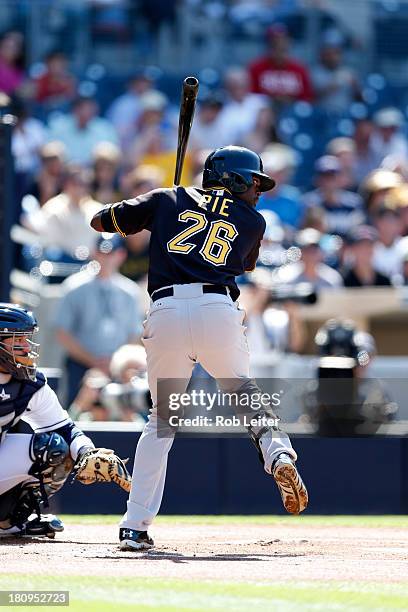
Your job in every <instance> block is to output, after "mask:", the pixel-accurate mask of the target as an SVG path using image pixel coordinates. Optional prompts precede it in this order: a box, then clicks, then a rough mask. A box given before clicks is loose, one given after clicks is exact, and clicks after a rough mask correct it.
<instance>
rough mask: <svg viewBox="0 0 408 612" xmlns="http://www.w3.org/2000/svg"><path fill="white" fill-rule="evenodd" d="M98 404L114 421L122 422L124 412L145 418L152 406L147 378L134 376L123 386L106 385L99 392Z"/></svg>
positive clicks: (119, 384)
mask: <svg viewBox="0 0 408 612" xmlns="http://www.w3.org/2000/svg"><path fill="white" fill-rule="evenodd" d="M100 402H101V403H102V404H103V405H104V406H105V407H106V408H107V409H108V410H109V412H110V415H111V418H112V420H115V421H116V420H117V421H120V420H122V417H123V412H124V411H131V412H134V413H137V414H140V415H142V416H146V415H147V414H148V412H149V410H150V408H151V406H152V400H151V397H150V391H149V385H148V383H147V378H146V377H137V376H135V377H133V378H132V379H131V381H130V382H128V383H125V384H121V383H116V382H111V383H109V384H107V385H106V386H105V387H104V388H103V389H102V390H101V392H100Z"/></svg>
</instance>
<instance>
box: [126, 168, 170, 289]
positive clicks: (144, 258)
mask: <svg viewBox="0 0 408 612" xmlns="http://www.w3.org/2000/svg"><path fill="white" fill-rule="evenodd" d="M163 179H164V174H163V172H162V171H161V170H160V169H159V168H157V167H156V166H147V165H146V166H139V167H138V168H136V169H135V170H133V172H131V173H130V174H129V175H127V176H126V177H125V180H124V181H123V188H124V189H125V190H126V199H128V200H130V199H132V198H137V196H139V195H141V194H142V193H147V192H148V191H152V190H153V189H157V188H158V187H161V186H162V185H163ZM149 242H150V232H149V231H148V230H142V231H141V232H137V234H131V235H130V236H126V249H127V257H126V259H125V261H124V262H123V264H122V267H121V273H122V274H124V275H125V276H127V277H128V278H130V279H132V280H133V281H139V280H140V279H141V278H143V277H144V276H145V275H146V274H147V271H148V268H149Z"/></svg>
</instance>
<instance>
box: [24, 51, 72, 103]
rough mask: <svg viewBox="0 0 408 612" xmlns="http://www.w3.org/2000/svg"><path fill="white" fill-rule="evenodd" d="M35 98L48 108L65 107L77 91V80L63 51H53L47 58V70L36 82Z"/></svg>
mask: <svg viewBox="0 0 408 612" xmlns="http://www.w3.org/2000/svg"><path fill="white" fill-rule="evenodd" d="M34 85H35V99H36V101H37V102H40V103H41V104H45V105H46V106H47V107H48V108H56V107H64V106H65V105H66V104H68V103H69V102H72V100H73V98H74V96H75V93H76V80H75V78H74V76H73V75H72V74H71V73H70V72H69V70H68V60H67V57H66V55H65V53H63V52H62V51H51V52H50V53H48V54H47V56H46V58H45V71H44V72H43V74H41V76H39V77H38V78H37V79H36V80H35V82H34Z"/></svg>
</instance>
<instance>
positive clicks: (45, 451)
mask: <svg viewBox="0 0 408 612" xmlns="http://www.w3.org/2000/svg"><path fill="white" fill-rule="evenodd" d="M30 457H31V459H32V460H33V464H32V466H31V468H30V470H29V472H28V473H29V474H30V475H31V476H35V477H36V478H38V480H39V481H40V490H41V494H42V499H43V501H47V498H48V497H50V496H51V495H54V493H56V492H57V491H58V490H59V489H60V488H61V487H62V485H63V484H64V482H65V481H66V479H67V478H68V476H69V473H70V472H71V470H72V466H73V461H72V459H71V455H70V452H69V446H68V444H67V443H66V442H65V440H64V438H63V437H62V436H60V435H59V434H58V433H56V432H55V431H53V432H47V433H39V434H34V435H33V437H32V439H31V444H30Z"/></svg>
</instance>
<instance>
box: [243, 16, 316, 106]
mask: <svg viewBox="0 0 408 612" xmlns="http://www.w3.org/2000/svg"><path fill="white" fill-rule="evenodd" d="M268 44H269V52H268V54H267V55H266V56H265V57H262V58H260V59H259V60H256V61H255V62H253V63H252V64H251V65H250V66H249V74H250V77H251V84H252V91H253V92H254V93H261V94H266V95H268V96H270V97H271V98H273V99H274V100H275V101H277V102H280V103H288V102H294V101H296V100H306V101H310V100H311V99H312V97H313V94H312V88H311V85H310V79H309V73H308V71H307V70H306V68H305V67H304V66H303V65H302V64H300V63H298V62H296V61H295V60H293V59H291V58H290V57H289V56H288V51H289V45H290V41H289V37H288V33H287V30H286V28H285V26H283V25H279V26H278V25H276V26H273V27H272V28H269V30H268Z"/></svg>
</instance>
